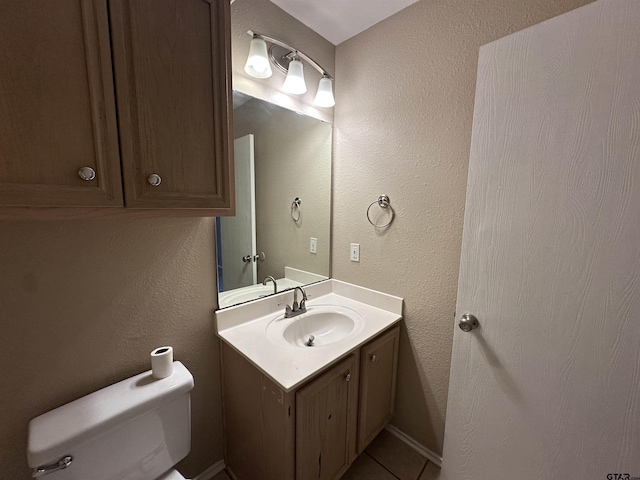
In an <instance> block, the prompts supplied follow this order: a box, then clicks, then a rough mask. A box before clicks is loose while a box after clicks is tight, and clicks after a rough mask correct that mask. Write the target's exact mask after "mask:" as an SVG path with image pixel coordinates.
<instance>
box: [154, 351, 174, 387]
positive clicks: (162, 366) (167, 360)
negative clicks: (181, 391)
mask: <svg viewBox="0 0 640 480" xmlns="http://www.w3.org/2000/svg"><path fill="white" fill-rule="evenodd" d="M172 373H173V348H172V347H169V346H166V347H158V348H156V349H155V350H154V351H152V352H151V374H152V375H153V376H154V378H158V379H160V378H166V377H168V376H170V375H171V374H172Z"/></svg>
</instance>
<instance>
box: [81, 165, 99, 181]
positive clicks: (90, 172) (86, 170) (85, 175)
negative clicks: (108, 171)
mask: <svg viewBox="0 0 640 480" xmlns="http://www.w3.org/2000/svg"><path fill="white" fill-rule="evenodd" d="M78 175H79V176H80V178H81V179H83V180H84V181H86V182H90V181H91V180H93V179H94V178H96V171H95V170H94V169H93V168H91V167H82V168H81V169H80V170H78Z"/></svg>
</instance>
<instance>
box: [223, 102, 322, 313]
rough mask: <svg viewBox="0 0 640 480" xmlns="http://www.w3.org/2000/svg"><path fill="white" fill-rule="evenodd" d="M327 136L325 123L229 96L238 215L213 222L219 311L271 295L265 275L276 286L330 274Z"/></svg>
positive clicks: (310, 281) (272, 288)
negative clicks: (297, 201)
mask: <svg viewBox="0 0 640 480" xmlns="http://www.w3.org/2000/svg"><path fill="white" fill-rule="evenodd" d="M331 135H332V126H331V125H330V124H328V123H325V122H322V121H320V120H318V119H315V118H312V117H308V116H305V115H300V114H298V113H296V112H293V111H291V110H287V109H285V108H282V107H279V106H276V105H273V104H271V103H268V102H265V101H262V100H258V99H255V98H252V97H249V96H246V95H243V94H241V93H238V92H235V93H234V137H235V139H236V141H235V151H236V189H237V192H236V202H237V210H238V213H237V215H236V217H229V218H221V219H219V221H218V222H217V225H218V227H219V228H218V229H217V232H218V233H217V244H218V277H219V281H218V285H219V290H220V292H219V305H220V308H224V307H227V306H231V305H234V304H237V303H241V302H243V301H247V300H251V299H253V298H257V297H260V296H263V295H268V294H272V293H274V286H273V283H272V282H271V281H269V282H268V283H267V285H265V286H263V280H264V279H265V278H267V277H269V276H271V277H273V278H274V279H276V282H277V289H278V291H282V290H284V289H286V288H290V287H293V286H296V285H304V284H308V283H312V282H314V281H318V280H321V279H323V278H327V277H329V273H330V272H329V265H330V258H329V249H330V237H331V233H330V224H331V222H330V218H331ZM252 177H253V179H254V180H255V181H254V182H253V185H252V181H251V179H252ZM296 198H299V199H300V207H299V209H298V208H297V207H295V206H294V207H292V203H293V202H294V200H295V199H296ZM296 220H297V221H296ZM312 238H313V239H316V253H311V251H310V250H311V239H312Z"/></svg>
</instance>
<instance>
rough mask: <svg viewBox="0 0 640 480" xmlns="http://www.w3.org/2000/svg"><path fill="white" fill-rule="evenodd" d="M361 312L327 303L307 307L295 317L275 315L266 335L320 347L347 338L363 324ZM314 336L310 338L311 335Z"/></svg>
mask: <svg viewBox="0 0 640 480" xmlns="http://www.w3.org/2000/svg"><path fill="white" fill-rule="evenodd" d="M362 325H363V319H362V316H361V315H360V314H359V313H358V312H356V311H355V310H351V309H350V308H346V307H337V306H330V305H326V306H325V305H314V306H310V307H307V313H303V314H301V315H298V316H296V317H292V318H284V314H282V315H279V316H278V317H276V318H275V319H274V320H273V321H272V322H271V323H269V325H268V326H267V336H268V337H269V338H270V339H271V340H273V341H275V342H276V343H282V342H284V343H286V344H289V345H293V346H296V347H307V348H308V347H322V346H324V345H329V344H331V343H334V342H338V341H340V340H344V339H345V338H348V337H349V336H351V335H352V334H354V333H356V332H357V331H359V330H360V329H361V328H362ZM311 337H313V339H312V341H311V342H310V341H309V340H310V338H311Z"/></svg>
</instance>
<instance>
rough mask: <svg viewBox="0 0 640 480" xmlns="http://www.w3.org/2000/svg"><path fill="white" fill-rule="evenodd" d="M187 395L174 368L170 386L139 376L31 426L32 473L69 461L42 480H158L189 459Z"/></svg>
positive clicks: (187, 383)
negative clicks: (177, 464) (43, 467)
mask: <svg viewBox="0 0 640 480" xmlns="http://www.w3.org/2000/svg"><path fill="white" fill-rule="evenodd" d="M192 388H193V377H192V375H191V373H189V370H187V368H186V367H185V366H184V365H183V364H182V363H180V362H174V363H173V375H171V376H169V377H167V378H163V379H161V380H156V379H155V378H153V377H152V376H151V371H148V372H145V373H141V374H139V375H136V376H134V377H131V378H128V379H126V380H123V381H121V382H118V383H116V384H114V385H111V386H109V387H106V388H103V389H102V390H98V391H97V392H94V393H91V394H89V395H87V396H85V397H82V398H79V399H78V400H74V401H73V402H71V403H68V404H66V405H63V406H61V407H59V408H56V409H55V410H51V411H50V412H47V413H45V414H43V415H40V416H39V417H36V418H34V419H33V420H31V422H29V443H28V452H27V459H28V463H29V466H30V467H32V468H34V469H35V468H38V467H42V466H45V465H51V464H56V463H57V462H58V461H59V460H60V459H62V458H64V457H67V456H70V457H72V461H71V464H70V465H69V466H68V467H67V468H64V469H61V470H57V471H55V472H52V473H50V474H48V475H45V476H43V477H42V478H43V479H46V480H88V479H91V480H152V479H155V478H157V477H159V476H160V475H162V474H163V473H164V472H166V471H167V470H169V469H171V468H172V467H173V466H174V465H175V464H176V463H178V462H179V461H180V460H182V459H183V458H184V457H185V456H186V455H187V454H188V453H189V450H190V448H191V405H190V400H189V392H190V391H191V389H192Z"/></svg>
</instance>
